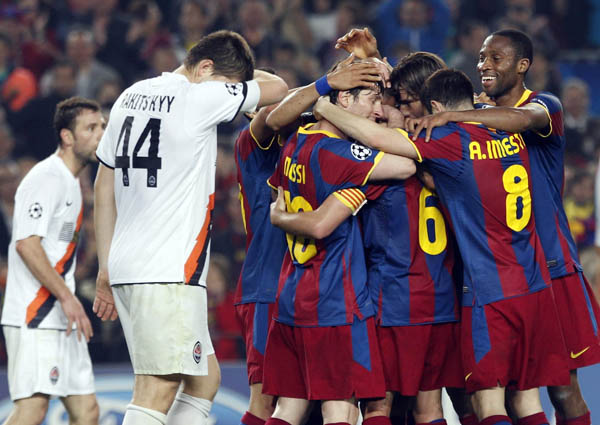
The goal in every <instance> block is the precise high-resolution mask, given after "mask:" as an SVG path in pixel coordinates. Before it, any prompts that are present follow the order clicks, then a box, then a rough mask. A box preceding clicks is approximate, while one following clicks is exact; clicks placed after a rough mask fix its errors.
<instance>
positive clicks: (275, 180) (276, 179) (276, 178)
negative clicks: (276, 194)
mask: <svg viewBox="0 0 600 425" xmlns="http://www.w3.org/2000/svg"><path fill="white" fill-rule="evenodd" d="M280 165H281V161H277V165H276V166H275V171H274V172H273V175H271V177H269V178H268V179H267V184H268V185H269V186H270V187H271V189H274V190H277V187H278V186H281V166H280Z"/></svg>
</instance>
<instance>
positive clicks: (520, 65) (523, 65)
mask: <svg viewBox="0 0 600 425" xmlns="http://www.w3.org/2000/svg"><path fill="white" fill-rule="evenodd" d="M530 65H531V62H530V61H529V59H527V58H521V59H519V62H517V72H518V73H519V74H525V73H526V72H527V70H528V69H529V66H530Z"/></svg>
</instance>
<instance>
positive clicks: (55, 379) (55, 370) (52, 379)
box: [50, 366, 60, 385]
mask: <svg viewBox="0 0 600 425" xmlns="http://www.w3.org/2000/svg"><path fill="white" fill-rule="evenodd" d="M59 376H60V373H59V372H58V367H56V366H54V367H53V368H52V369H50V382H51V383H52V385H56V383H57V382H58V378H59Z"/></svg>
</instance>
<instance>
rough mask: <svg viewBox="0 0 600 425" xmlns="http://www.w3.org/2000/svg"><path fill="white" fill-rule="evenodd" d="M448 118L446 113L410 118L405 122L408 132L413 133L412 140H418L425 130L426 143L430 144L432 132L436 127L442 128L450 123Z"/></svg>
mask: <svg viewBox="0 0 600 425" xmlns="http://www.w3.org/2000/svg"><path fill="white" fill-rule="evenodd" d="M448 118H449V117H448V114H447V113H446V112H439V113H437V114H433V115H426V116H424V117H421V118H408V119H407V120H406V122H405V123H406V131H408V132H411V133H413V137H412V139H413V140H417V137H419V133H421V131H422V130H425V141H426V142H429V139H430V138H431V131H432V130H433V129H434V128H435V127H441V126H443V125H446V124H448V122H449V121H450V120H449V119H448Z"/></svg>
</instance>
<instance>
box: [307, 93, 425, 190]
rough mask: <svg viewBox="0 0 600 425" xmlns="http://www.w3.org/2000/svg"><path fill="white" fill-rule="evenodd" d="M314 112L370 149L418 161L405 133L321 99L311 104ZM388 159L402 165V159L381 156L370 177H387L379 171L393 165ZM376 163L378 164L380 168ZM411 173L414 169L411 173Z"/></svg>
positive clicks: (417, 156)
mask: <svg viewBox="0 0 600 425" xmlns="http://www.w3.org/2000/svg"><path fill="white" fill-rule="evenodd" d="M314 112H315V113H316V114H317V115H318V116H322V117H324V118H325V119H326V120H327V121H329V122H331V123H332V124H333V125H335V126H336V127H337V128H339V129H340V130H342V131H343V132H344V133H345V134H346V135H348V136H350V137H352V138H353V139H356V140H358V141H360V142H362V143H364V144H365V145H367V146H369V147H371V148H374V149H378V150H380V151H384V152H388V153H391V154H394V155H400V156H403V157H406V158H411V159H418V160H421V158H420V157H419V153H418V152H417V150H416V148H415V146H414V145H413V143H412V141H411V140H410V139H409V138H408V137H407V136H406V133H405V132H401V131H398V130H397V129H394V128H388V127H385V126H382V125H379V124H377V123H376V122H374V121H371V120H369V119H367V118H363V117H359V116H357V115H354V114H352V113H350V112H347V111H345V110H343V109H342V108H340V107H339V106H337V105H333V104H332V103H331V102H329V101H328V100H326V99H324V98H321V99H319V101H318V102H317V104H316V105H315V108H314ZM392 161H393V163H395V164H397V165H398V166H402V164H406V161H402V162H400V161H399V160H398V158H397V157H394V156H393V155H384V156H383V158H382V159H381V161H380V162H379V164H378V165H377V166H376V167H375V169H374V171H373V173H372V175H371V178H372V179H375V180H379V179H385V178H389V177H382V176H380V174H383V173H384V172H387V167H388V165H389V166H390V167H391V166H394V165H393V164H390V163H391V162H392ZM380 166H382V167H381V168H380ZM413 167H414V164H413ZM378 168H380V170H379V172H378V171H377V169H378ZM413 173H414V168H413V170H412V173H411V175H412V174H413Z"/></svg>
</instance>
